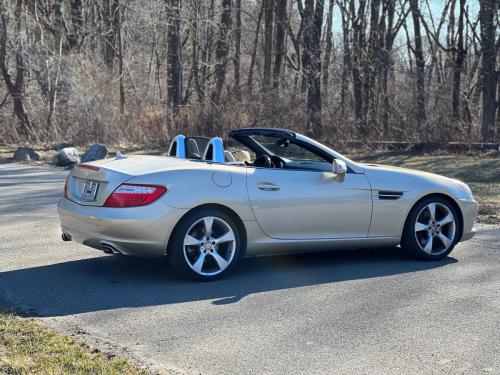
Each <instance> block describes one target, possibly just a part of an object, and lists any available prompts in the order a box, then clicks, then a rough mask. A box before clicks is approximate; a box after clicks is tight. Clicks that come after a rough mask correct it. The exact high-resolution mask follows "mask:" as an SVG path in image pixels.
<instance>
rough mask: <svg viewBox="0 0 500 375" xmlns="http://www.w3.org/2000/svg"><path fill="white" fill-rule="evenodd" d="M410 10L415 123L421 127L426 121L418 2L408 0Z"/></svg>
mask: <svg viewBox="0 0 500 375" xmlns="http://www.w3.org/2000/svg"><path fill="white" fill-rule="evenodd" d="M410 10H411V15H412V20H413V33H414V39H415V46H414V47H411V48H412V51H413V54H414V55H415V65H416V73H415V75H416V78H415V80H416V94H415V95H416V122H417V125H419V126H421V125H422V123H423V122H424V121H425V119H426V113H425V60H424V52H423V47H422V35H421V33H420V19H421V14H420V8H419V5H418V0H410Z"/></svg>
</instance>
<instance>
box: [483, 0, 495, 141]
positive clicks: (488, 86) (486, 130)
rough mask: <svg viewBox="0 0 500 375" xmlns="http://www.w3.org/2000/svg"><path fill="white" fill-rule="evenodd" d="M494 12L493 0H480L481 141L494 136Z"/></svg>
mask: <svg viewBox="0 0 500 375" xmlns="http://www.w3.org/2000/svg"><path fill="white" fill-rule="evenodd" d="M495 12H496V1H495V0H481V2H480V10H479V18H480V22H481V50H482V65H481V78H482V88H483V90H482V94H483V110H482V120H481V136H482V140H483V142H490V141H493V139H494V137H495V111H496V103H495V101H496V87H497V73H496V71H495V59H496V50H495V33H496V30H495V29H496V27H495V23H494V16H495Z"/></svg>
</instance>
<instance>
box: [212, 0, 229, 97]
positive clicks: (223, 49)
mask: <svg viewBox="0 0 500 375" xmlns="http://www.w3.org/2000/svg"><path fill="white" fill-rule="evenodd" d="M231 6H232V2H231V0H222V14H221V18H220V26H219V35H218V37H217V44H216V47H215V79H216V81H215V88H214V91H213V92H212V102H213V103H214V104H216V105H217V104H219V101H220V96H221V93H222V88H223V87H224V81H225V79H226V67H227V59H228V54H229V34H230V32H231Z"/></svg>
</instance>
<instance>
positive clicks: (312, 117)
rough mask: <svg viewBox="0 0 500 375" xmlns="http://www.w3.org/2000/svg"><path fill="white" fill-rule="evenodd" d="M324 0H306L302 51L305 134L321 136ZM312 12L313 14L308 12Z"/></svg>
mask: <svg viewBox="0 0 500 375" xmlns="http://www.w3.org/2000/svg"><path fill="white" fill-rule="evenodd" d="M324 5H325V3H324V0H316V4H315V5H314V0H306V6H305V9H306V10H307V9H308V10H309V11H304V17H305V18H304V50H307V53H306V56H307V57H308V64H307V71H306V79H307V134H308V135H309V136H313V137H320V136H321V135H322V128H321V29H322V24H323V11H324ZM310 10H313V12H310Z"/></svg>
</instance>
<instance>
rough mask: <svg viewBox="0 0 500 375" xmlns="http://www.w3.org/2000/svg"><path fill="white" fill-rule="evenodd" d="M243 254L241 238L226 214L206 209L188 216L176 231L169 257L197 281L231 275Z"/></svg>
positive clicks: (181, 270) (176, 266)
mask: <svg viewBox="0 0 500 375" xmlns="http://www.w3.org/2000/svg"><path fill="white" fill-rule="evenodd" d="M240 254H241V236H240V233H239V230H238V226H237V225H236V224H235V222H234V220H233V219H232V218H231V217H229V216H228V215H226V214H225V213H224V212H221V211H219V210H215V209H203V210H200V211H194V212H193V213H191V214H188V216H186V217H185V218H183V219H182V221H181V222H180V223H179V225H178V226H177V227H176V229H175V233H174V234H173V237H172V241H171V243H170V247H169V249H168V252H167V255H168V258H169V261H170V264H171V265H172V266H173V267H174V269H175V270H176V271H178V272H180V273H182V274H184V275H187V276H189V277H191V278H194V279H197V280H206V281H209V280H215V279H218V278H220V277H222V276H223V275H225V274H226V273H228V272H229V271H230V270H231V269H232V268H233V267H234V265H235V264H236V262H237V261H238V259H239V257H240Z"/></svg>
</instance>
